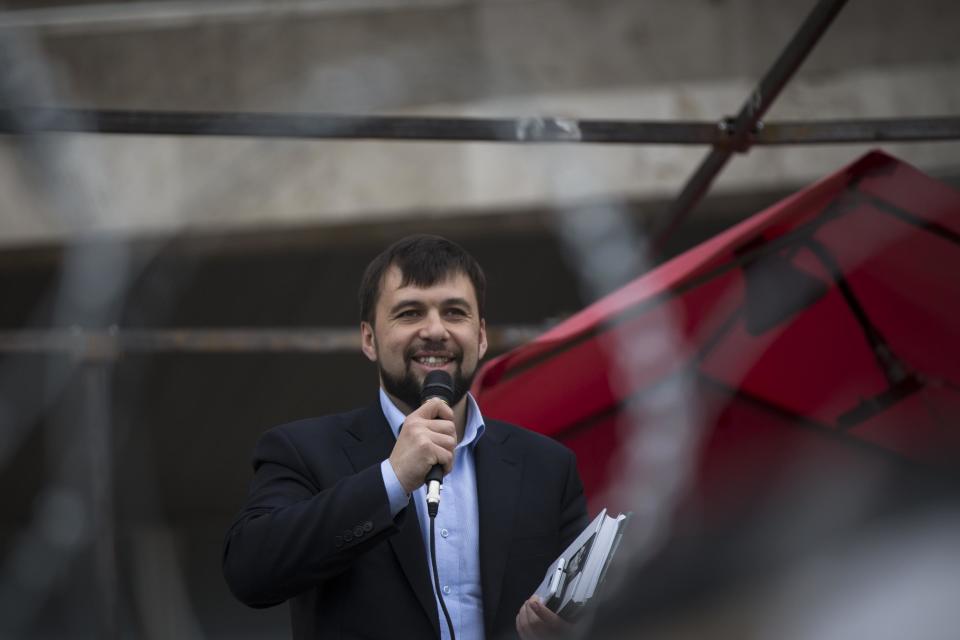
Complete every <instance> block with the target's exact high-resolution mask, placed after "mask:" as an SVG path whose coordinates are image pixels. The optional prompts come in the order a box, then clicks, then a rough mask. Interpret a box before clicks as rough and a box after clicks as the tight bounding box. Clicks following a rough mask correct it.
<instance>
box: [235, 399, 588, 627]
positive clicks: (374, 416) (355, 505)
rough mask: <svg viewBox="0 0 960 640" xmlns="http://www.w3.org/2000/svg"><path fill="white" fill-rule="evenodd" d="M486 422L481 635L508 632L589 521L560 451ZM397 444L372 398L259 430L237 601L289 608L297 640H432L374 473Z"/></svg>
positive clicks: (239, 531)
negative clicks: (553, 564) (369, 404)
mask: <svg viewBox="0 0 960 640" xmlns="http://www.w3.org/2000/svg"><path fill="white" fill-rule="evenodd" d="M485 424H486V431H485V433H484V435H483V437H481V438H480V440H479V441H478V442H477V445H476V450H475V453H476V473H477V494H478V502H479V514H480V571H481V576H480V581H481V589H482V593H483V608H484V625H485V630H486V634H487V636H488V637H502V636H506V637H513V636H514V635H515V631H514V619H515V617H516V614H517V612H518V611H519V610H520V606H521V605H522V604H523V602H524V600H526V599H527V598H528V597H529V596H530V595H531V594H532V593H533V591H534V589H536V587H537V586H538V585H539V583H540V581H541V580H542V578H543V575H544V572H545V571H546V569H547V566H548V565H549V564H550V563H551V562H552V561H553V560H554V559H555V558H556V557H557V556H558V555H559V554H560V552H561V551H563V550H564V549H565V548H566V546H567V545H568V544H569V543H570V542H571V541H572V540H573V539H574V538H575V537H576V536H577V535H578V534H579V533H580V531H582V530H583V528H584V527H586V525H587V524H588V520H587V512H586V502H585V499H584V496H583V488H582V486H581V483H580V477H579V475H578V474H577V470H576V465H575V458H574V456H573V453H571V452H570V451H569V450H568V449H567V448H565V447H563V446H562V445H560V444H558V443H557V442H555V441H553V440H551V439H549V438H546V437H544V436H542V435H539V434H536V433H534V432H531V431H528V430H526V429H521V428H520V427H515V426H512V425H509V424H506V423H503V422H498V421H495V420H485ZM394 443H395V438H394V436H393V433H392V432H391V430H390V427H389V425H388V424H387V421H386V418H384V416H383V412H382V411H381V409H380V406H379V404H377V405H375V406H372V407H369V408H366V409H358V410H355V411H351V412H348V413H342V414H338V415H332V416H326V417H322V418H313V419H308V420H301V421H298V422H293V423H290V424H286V425H282V426H279V427H276V428H274V429H271V430H270V431H268V432H267V433H265V434H264V435H263V436H262V437H261V439H260V441H259V442H258V443H257V446H256V449H255V451H254V460H253V466H254V470H255V474H254V479H253V483H252V485H251V488H250V495H249V497H248V499H247V502H246V504H245V505H244V507H243V509H242V510H241V512H240V515H239V516H238V517H237V519H236V521H235V522H234V524H233V525H232V526H231V528H230V530H229V531H228V533H227V537H226V541H225V546H224V554H223V571H224V576H225V577H226V579H227V583H228V584H229V585H230V588H231V590H232V591H233V593H234V594H235V595H236V596H237V598H239V599H240V600H241V601H243V602H244V603H246V604H248V605H250V606H252V607H269V606H272V605H275V604H278V603H281V602H284V601H286V600H289V601H290V607H291V620H292V627H293V636H294V638H396V637H404V638H431V637H432V638H436V637H438V636H439V628H440V620H439V618H438V614H437V608H436V605H435V600H434V597H433V588H432V586H431V585H432V582H431V578H430V575H429V571H428V564H427V557H426V552H425V551H424V545H423V538H422V537H421V533H420V525H419V522H418V521H417V517H416V512H415V511H414V507H413V503H412V501H411V504H410V505H409V506H408V507H407V508H406V509H404V510H403V511H401V512H400V513H399V514H398V515H397V517H396V518H393V517H391V516H390V507H389V504H388V501H387V494H386V490H385V489H384V486H383V479H382V477H381V475H380V462H381V461H383V460H385V459H386V458H388V457H389V455H390V451H391V450H392V449H393V445H394ZM411 500H412V499H411ZM440 508H441V509H442V508H443V505H442V503H441V505H440Z"/></svg>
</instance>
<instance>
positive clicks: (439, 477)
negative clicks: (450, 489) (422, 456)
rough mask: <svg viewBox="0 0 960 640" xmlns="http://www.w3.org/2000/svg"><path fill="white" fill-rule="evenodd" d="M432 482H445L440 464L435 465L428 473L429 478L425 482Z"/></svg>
mask: <svg viewBox="0 0 960 640" xmlns="http://www.w3.org/2000/svg"><path fill="white" fill-rule="evenodd" d="M431 480H436V481H437V482H441V483H442V482H443V467H442V466H440V465H439V464H435V465H433V466H432V467H430V471H428V472H427V477H426V479H425V480H424V482H430V481H431Z"/></svg>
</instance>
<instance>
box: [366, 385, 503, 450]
mask: <svg viewBox="0 0 960 640" xmlns="http://www.w3.org/2000/svg"><path fill="white" fill-rule="evenodd" d="M380 408H381V409H382V410H383V415H384V417H386V419H387V423H388V424H389V425H390V430H391V431H393V436H394V437H395V438H396V437H399V436H400V427H401V426H403V420H404V419H405V418H406V416H405V415H404V414H403V412H402V411H400V409H398V408H397V405H395V404H393V400H391V399H390V396H388V395H387V392H386V391H384V390H383V387H380ZM485 430H486V427H485V426H484V424H483V416H482V415H481V414H480V407H479V406H478V405H477V401H476V400H474V399H473V394H471V393H470V392H469V391H468V392H467V425H466V427H465V428H464V430H463V440H461V441H460V442H459V443H457V448H459V447H464V446H467V447H469V446H473V445H475V444H476V442H477V441H478V440H480V436H482V435H483V432H484V431H485Z"/></svg>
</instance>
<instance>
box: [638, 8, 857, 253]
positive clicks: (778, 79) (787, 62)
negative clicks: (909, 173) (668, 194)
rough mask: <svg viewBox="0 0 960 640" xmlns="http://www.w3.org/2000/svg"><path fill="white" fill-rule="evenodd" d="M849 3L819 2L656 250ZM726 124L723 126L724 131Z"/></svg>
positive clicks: (706, 165)
mask: <svg viewBox="0 0 960 640" xmlns="http://www.w3.org/2000/svg"><path fill="white" fill-rule="evenodd" d="M846 3H847V0H820V1H819V2H818V3H817V5H816V6H815V7H814V8H813V11H811V12H810V15H808V16H807V19H806V20H804V22H803V24H802V25H801V26H800V29H799V30H798V31H797V33H796V34H794V36H793V38H792V39H791V40H790V42H789V43H787V46H786V47H785V48H784V50H783V51H782V52H781V53H780V56H779V57H778V58H777V60H776V62H774V63H773V66H772V67H770V70H769V71H767V73H766V75H764V76H763V79H761V80H760V83H759V84H758V85H757V86H756V88H755V89H754V90H753V92H752V93H751V94H750V97H749V98H747V100H746V102H744V104H743V106H742V107H741V108H740V112H739V113H738V114H737V117H736V118H735V119H734V121H733V123H732V125H731V127H730V130H729V131H728V132H729V134H730V138H731V140H730V144H729V145H727V146H724V147H716V146H715V147H714V148H713V149H712V150H711V151H710V153H709V154H707V157H706V158H704V160H703V162H702V163H701V164H700V166H699V167H698V168H697V170H696V171H695V172H694V174H693V176H692V177H691V178H690V180H689V181H688V182H687V184H686V185H685V186H684V188H683V190H682V191H681V192H680V195H679V196H678V197H677V199H676V200H674V202H673V203H672V204H671V205H670V207H669V209H667V211H666V213H665V214H664V215H663V217H662V218H661V221H660V222H659V224H658V228H656V229H654V237H655V239H654V248H655V249H656V250H658V251H662V249H663V246H664V244H665V243H666V241H667V240H668V239H669V238H670V237H671V236H672V235H673V233H674V232H675V231H676V230H677V229H678V228H679V227H680V225H681V224H683V221H684V220H685V219H686V217H687V216H688V215H689V214H690V212H691V211H692V210H693V208H694V207H696V206H697V204H698V203H699V202H700V200H701V199H702V198H703V196H704V195H705V194H706V193H707V191H709V189H710V185H712V184H713V181H714V179H715V178H716V177H717V175H719V173H720V171H721V170H722V169H723V167H724V166H726V164H727V161H729V160H730V156H732V155H733V152H734V151H735V150H736V151H745V150H746V149H747V148H748V147H749V145H750V135H751V133H752V132H753V130H754V129H755V128H756V126H757V123H758V122H759V121H760V118H762V117H763V114H764V113H766V112H767V110H768V109H769V108H770V105H771V104H773V101H774V100H775V99H776V98H777V96H778V95H780V91H781V90H782V89H783V87H784V86H785V85H786V84H787V82H788V81H789V80H790V78H791V77H793V74H794V73H796V71H797V69H798V68H799V67H800V65H801V64H802V63H803V61H804V60H805V59H806V57H807V55H809V53H810V51H811V50H812V49H813V47H814V45H816V44H817V42H818V41H819V40H820V37H821V36H823V34H824V33H825V32H826V30H827V28H828V27H829V26H830V24H831V23H832V22H833V20H834V18H836V17H837V14H838V13H840V10H841V9H842V8H843V7H844V5H845V4H846ZM723 125H725V123H721V127H722V128H723Z"/></svg>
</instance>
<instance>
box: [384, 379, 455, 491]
mask: <svg viewBox="0 0 960 640" xmlns="http://www.w3.org/2000/svg"><path fill="white" fill-rule="evenodd" d="M456 446H457V429H456V427H455V426H454V424H453V409H451V408H450V407H449V406H448V405H447V404H446V403H445V402H443V401H442V400H440V399H439V398H431V399H430V400H428V401H427V402H425V403H423V405H421V406H420V407H419V408H418V409H417V410H416V411H413V412H412V413H410V415H408V416H407V418H406V420H404V421H403V426H402V427H401V428H400V435H399V437H398V438H397V443H396V444H395V445H393V451H392V452H391V453H390V466H392V467H393V472H394V473H396V474H397V480H399V481H400V484H402V485H403V489H404V491H406V492H407V493H413V492H414V491H415V490H416V489H417V488H418V487H420V485H422V484H423V481H424V478H426V476H427V472H428V471H430V469H431V467H433V465H435V464H439V465H441V466H442V467H443V473H444V475H446V474H448V473H450V471H452V470H453V450H454V449H455V448H456Z"/></svg>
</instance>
